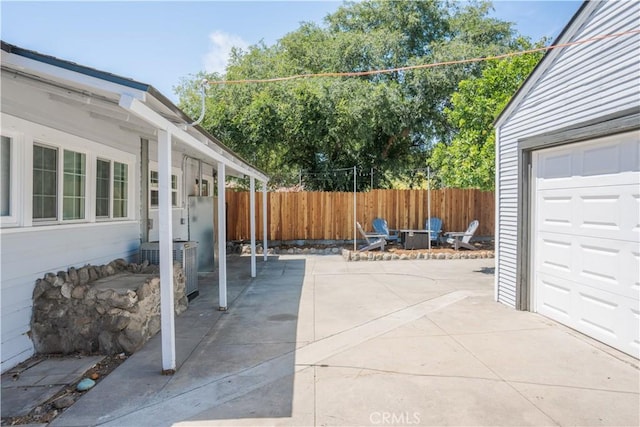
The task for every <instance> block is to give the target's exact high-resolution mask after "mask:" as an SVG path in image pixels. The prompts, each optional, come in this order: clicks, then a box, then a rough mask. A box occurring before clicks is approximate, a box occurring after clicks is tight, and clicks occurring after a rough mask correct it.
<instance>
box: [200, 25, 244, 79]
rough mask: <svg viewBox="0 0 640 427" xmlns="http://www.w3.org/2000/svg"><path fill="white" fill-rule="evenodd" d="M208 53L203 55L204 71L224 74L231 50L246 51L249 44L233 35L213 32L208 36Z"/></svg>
mask: <svg viewBox="0 0 640 427" xmlns="http://www.w3.org/2000/svg"><path fill="white" fill-rule="evenodd" d="M209 41H210V47H209V52H207V53H206V54H205V55H204V58H203V62H204V69H205V70H206V71H207V72H209V73H212V72H217V73H224V72H225V69H226V68H227V64H228V63H229V54H230V53H231V48H233V47H236V48H241V49H247V48H248V47H249V43H247V42H246V41H244V40H243V39H242V37H240V36H237V35H235V34H227V33H225V32H224V31H214V32H213V33H211V34H209Z"/></svg>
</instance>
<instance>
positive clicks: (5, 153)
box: [0, 136, 12, 216]
mask: <svg viewBox="0 0 640 427" xmlns="http://www.w3.org/2000/svg"><path fill="white" fill-rule="evenodd" d="M11 213H12V212H11V139H10V138H7V137H6V136H3V137H2V146H1V147H0V216H9V215H11Z"/></svg>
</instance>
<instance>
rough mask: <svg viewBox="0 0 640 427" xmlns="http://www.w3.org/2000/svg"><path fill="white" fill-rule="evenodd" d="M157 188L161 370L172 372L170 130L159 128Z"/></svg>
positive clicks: (173, 362) (173, 345)
mask: <svg viewBox="0 0 640 427" xmlns="http://www.w3.org/2000/svg"><path fill="white" fill-rule="evenodd" d="M158 190H159V191H158V218H159V223H160V224H159V231H160V237H159V238H160V243H159V245H160V319H161V328H162V329H161V331H162V333H161V337H162V372H163V373H164V374H172V373H174V372H175V369H176V337H175V323H174V307H173V228H172V219H171V209H172V208H171V133H170V132H168V131H166V130H162V129H158Z"/></svg>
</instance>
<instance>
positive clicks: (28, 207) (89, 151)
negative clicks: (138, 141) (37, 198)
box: [0, 112, 140, 230]
mask: <svg viewBox="0 0 640 427" xmlns="http://www.w3.org/2000/svg"><path fill="white" fill-rule="evenodd" d="M0 117H1V122H0V123H1V128H0V133H1V134H2V135H4V136H7V137H10V138H11V139H12V140H13V141H14V143H13V146H12V148H14V147H15V148H16V149H15V150H14V152H15V153H16V156H15V157H14V158H13V159H12V161H13V163H12V165H14V166H15V167H14V168H13V172H12V176H13V177H14V178H15V179H14V182H13V188H12V189H13V190H14V191H13V193H12V194H16V196H17V197H16V198H15V199H13V200H12V203H15V209H14V210H13V211H12V213H14V212H15V215H12V216H11V217H0V218H1V221H2V222H1V228H2V229H3V230H9V229H12V228H17V229H21V228H25V229H28V228H32V227H42V226H44V227H52V226H64V225H80V224H95V223H98V222H99V223H103V222H120V221H122V222H127V221H138V220H139V215H138V210H137V209H138V208H139V203H140V199H139V198H138V197H137V191H139V178H138V179H136V174H137V173H139V172H138V170H139V159H138V156H137V154H136V153H134V152H130V151H126V150H123V149H121V148H117V147H116V146H112V145H109V144H105V143H103V142H99V140H93V139H87V138H85V137H82V136H78V135H74V134H72V133H68V132H65V131H61V130H58V129H54V128H52V127H48V126H46V125H42V124H40V123H35V122H32V121H29V120H25V119H22V118H20V117H16V116H12V115H9V114H5V113H4V112H2V113H0ZM34 144H40V145H44V146H47V147H51V148H56V149H58V151H59V152H60V153H61V152H62V150H71V151H76V152H79V153H84V154H85V155H86V182H85V200H86V201H85V213H86V214H85V218H84V219H80V220H61V219H60V218H61V216H60V217H59V219H57V220H55V221H39V220H36V221H34V220H33V145H34ZM60 157H62V156H60ZM97 158H103V159H110V160H111V161H116V162H119V163H123V164H126V165H127V200H128V203H127V209H126V214H127V216H126V217H123V218H109V219H96V216H95V194H96V188H95V178H96V165H95V162H96V159H97ZM58 167H59V169H60V170H62V169H61V166H58ZM60 170H59V171H58V179H59V187H58V202H59V204H60V208H59V210H58V212H62V211H61V210H60V209H61V208H62V207H61V206H62V205H61V204H62V198H61V197H62V185H63V184H62V179H61V177H62V175H61V172H60ZM60 215H61V214H60Z"/></svg>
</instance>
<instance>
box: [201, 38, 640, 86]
mask: <svg viewBox="0 0 640 427" xmlns="http://www.w3.org/2000/svg"><path fill="white" fill-rule="evenodd" d="M634 34H640V30H628V31H623V32H621V33H613V34H605V35H600V36H594V37H590V38H588V39H582V40H576V41H573V42H568V43H559V44H556V45H549V46H544V47H538V48H534V49H528V50H523V51H518V52H509V53H503V54H500V55H493V56H480V57H477V58H469V59H459V60H454V61H444V62H434V63H430V64H419V65H408V66H404V67H397V68H388V69H384V70H368V71H352V72H342V73H339V72H335V73H310V74H295V75H292V76H287V77H274V78H269V79H244V80H209V81H208V83H209V84H210V85H224V84H247V83H273V82H282V81H288V80H296V79H304V78H312V77H360V76H370V75H376V74H389V73H395V72H399V71H411V70H419V69H427V68H435V67H441V66H445V65H456V64H469V63H474V62H482V61H489V60H494V59H504V58H510V57H514V56H520V55H526V54H529V53H536V52H546V51H549V50H553V49H559V48H564V47H571V46H577V45H582V44H587V43H593V42H596V41H601V40H605V39H611V38H617V37H622V36H627V35H634Z"/></svg>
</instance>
